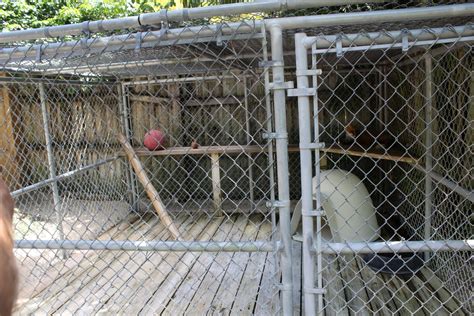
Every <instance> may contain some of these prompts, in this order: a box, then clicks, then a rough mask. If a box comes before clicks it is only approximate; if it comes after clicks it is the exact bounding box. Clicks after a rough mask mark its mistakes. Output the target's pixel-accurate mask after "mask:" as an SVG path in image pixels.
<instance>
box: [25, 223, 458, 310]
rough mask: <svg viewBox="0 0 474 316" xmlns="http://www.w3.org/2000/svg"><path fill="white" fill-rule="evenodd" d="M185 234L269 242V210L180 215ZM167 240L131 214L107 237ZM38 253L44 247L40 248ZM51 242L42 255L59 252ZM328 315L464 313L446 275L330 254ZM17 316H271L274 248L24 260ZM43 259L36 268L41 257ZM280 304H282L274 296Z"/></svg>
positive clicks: (297, 246)
mask: <svg viewBox="0 0 474 316" xmlns="http://www.w3.org/2000/svg"><path fill="white" fill-rule="evenodd" d="M177 223H178V225H179V229H180V231H181V232H182V233H184V235H185V237H186V239H187V240H202V241H206V240H219V241H222V240H234V241H235V240H256V239H258V240H264V239H268V236H269V235H270V232H271V224H270V222H269V221H268V220H267V219H265V218H264V216H263V215H252V216H250V217H249V216H248V215H243V214H232V215H229V216H224V217H219V218H217V217H215V218H209V217H207V216H201V217H199V218H196V217H194V218H192V217H189V216H181V217H178V220H177ZM100 238H101V239H103V240H107V239H111V238H112V239H117V240H122V239H132V240H152V239H160V240H166V239H168V238H169V235H168V232H167V230H166V229H164V227H163V226H162V225H161V224H160V222H159V221H158V219H157V218H156V217H155V216H148V217H147V218H145V219H143V218H137V217H133V218H129V219H128V220H127V221H124V222H121V223H120V224H118V225H116V226H115V227H113V228H111V229H110V230H109V231H107V232H106V233H105V234H103V235H102V236H101V237H100ZM36 252H38V251H36ZM52 253H53V252H52V251H50V250H44V251H43V253H39V254H38V253H37V254H36V256H37V257H44V258H52V257H54V256H53V255H52ZM293 258H294V259H295V264H294V280H295V289H297V290H296V291H295V292H294V302H295V314H296V315H299V314H301V313H303V314H304V310H303V309H304V304H302V297H301V288H302V284H301V243H300V242H297V241H294V242H293ZM323 262H324V265H323V281H324V284H325V286H326V288H327V293H326V294H325V295H324V303H325V315H353V314H355V315H374V314H375V315H387V314H395V315H406V314H415V315H431V314H438V315H447V314H456V315H461V314H463V310H462V309H461V308H460V304H459V303H458V302H457V301H456V300H455V299H453V298H452V296H451V295H450V293H448V292H447V291H446V290H445V289H444V288H442V287H441V286H440V284H441V283H440V281H439V280H438V279H437V277H436V276H434V274H433V273H432V272H431V271H430V270H429V269H424V270H422V271H421V273H419V274H418V275H417V276H416V277H414V278H412V279H410V280H409V281H405V280H403V279H401V278H398V277H392V276H387V275H381V274H376V273H374V272H373V271H372V270H371V269H369V268H368V267H366V266H365V265H364V264H363V263H362V261H361V260H359V259H357V258H354V257H352V256H343V257H338V258H336V257H334V256H327V255H325V256H324V259H323ZM22 263H23V266H22V267H21V269H22V270H24V271H27V272H28V273H24V274H23V275H24V276H23V280H22V285H21V293H20V300H19V304H18V307H17V310H16V314H17V315H42V314H61V315H62V314H67V315H70V314H80V315H91V314H102V315H160V314H161V315H183V314H187V315H204V314H208V315H209V314H215V315H251V314H255V315H271V314H275V313H276V310H274V306H275V305H278V302H276V300H278V296H277V295H275V294H276V289H275V287H274V284H275V283H278V281H279V280H278V279H279V277H278V276H277V277H275V274H274V271H275V262H274V260H273V256H272V254H271V253H196V252H120V251H75V252H73V253H71V256H70V257H69V258H68V259H66V260H58V259H56V260H55V261H52V262H51V264H49V265H44V266H45V267H47V268H45V269H44V270H42V271H37V270H38V269H31V267H32V265H33V264H34V262H33V261H28V260H25V261H24V262H22ZM36 267H39V266H38V265H37V266H36ZM275 303H276V304H275Z"/></svg>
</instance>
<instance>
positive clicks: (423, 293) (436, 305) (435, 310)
mask: <svg viewBox="0 0 474 316" xmlns="http://www.w3.org/2000/svg"><path fill="white" fill-rule="evenodd" d="M410 281H411V282H412V283H413V285H414V286H415V288H416V293H415V294H416V295H417V296H418V297H419V298H420V300H422V302H423V307H424V308H425V312H426V313H427V314H428V315H435V314H437V315H449V314H450V311H449V310H448V309H447V308H446V307H445V306H444V304H442V303H441V302H440V301H439V299H438V298H437V297H436V295H435V294H434V293H432V292H431V289H430V287H429V286H428V285H427V284H425V282H424V281H422V280H421V279H420V278H418V277H417V276H416V275H414V276H413V277H412V278H411V279H410Z"/></svg>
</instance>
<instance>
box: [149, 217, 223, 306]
mask: <svg viewBox="0 0 474 316" xmlns="http://www.w3.org/2000/svg"><path fill="white" fill-rule="evenodd" d="M221 220H222V218H219V219H215V220H214V221H213V223H214V226H213V227H212V228H211V229H207V230H206V236H205V237H204V239H203V240H210V239H213V237H214V234H215V233H216V232H222V230H225V228H224V225H222V224H223V222H222V221H221ZM222 237H223V236H220V238H222ZM215 238H217V237H215ZM200 254H202V253H192V252H187V253H186V254H185V255H184V256H183V257H182V258H181V260H180V261H179V262H178V263H177V264H176V265H174V266H173V268H172V269H173V270H172V272H171V273H170V274H169V275H168V276H167V278H166V280H164V281H163V282H162V284H160V286H159V288H158V290H157V291H155V293H154V294H153V298H152V299H151V300H149V301H148V302H147V304H146V306H144V308H143V309H142V310H141V311H140V313H142V314H144V315H150V314H154V315H161V314H162V312H163V311H164V310H165V309H166V306H167V305H168V302H169V301H170V299H171V298H172V294H173V292H174V291H176V289H177V288H178V287H179V285H180V284H181V282H182V281H183V280H184V278H185V276H186V275H187V274H188V273H189V272H190V270H191V269H192V267H193V265H194V264H195V263H196V261H197V259H198V257H199V255H200ZM166 310H167V312H170V313H171V314H174V315H176V313H175V311H173V310H172V309H166Z"/></svg>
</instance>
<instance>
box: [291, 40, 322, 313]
mask: <svg viewBox="0 0 474 316" xmlns="http://www.w3.org/2000/svg"><path fill="white" fill-rule="evenodd" d="M304 38H306V34H304V33H298V34H296V35H295V57H296V80H297V88H298V90H301V91H304V90H305V89H306V90H308V89H309V80H308V74H307V70H308V56H307V49H306V47H305V46H304V44H303V39H304ZM315 115H317V113H315ZM298 123H299V134H300V135H299V136H300V145H299V146H300V162H301V205H302V210H301V216H302V223H303V296H304V308H305V313H306V315H315V311H316V305H315V294H318V293H317V291H316V290H317V289H314V268H315V263H314V257H313V252H312V250H313V214H312V213H313V193H312V191H313V188H312V181H313V179H312V177H313V167H312V159H311V156H312V154H311V151H312V150H311V111H310V106H309V95H301V96H298ZM315 128H317V127H316V126H315Z"/></svg>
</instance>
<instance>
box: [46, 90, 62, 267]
mask: <svg viewBox="0 0 474 316" xmlns="http://www.w3.org/2000/svg"><path fill="white" fill-rule="evenodd" d="M39 93H40V103H41V112H42V115H43V130H44V136H45V142H46V152H47V155H48V167H49V177H50V178H51V179H55V178H56V163H55V159H54V152H53V143H52V138H51V133H50V130H49V114H48V109H47V97H46V91H45V89H44V83H40V84H39ZM51 191H52V192H53V203H54V211H55V213H56V221H57V225H58V231H59V238H60V239H61V240H64V230H63V214H62V209H61V198H60V196H59V189H58V180H55V181H53V182H51ZM62 257H63V259H66V258H67V257H68V254H67V252H66V250H62Z"/></svg>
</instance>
